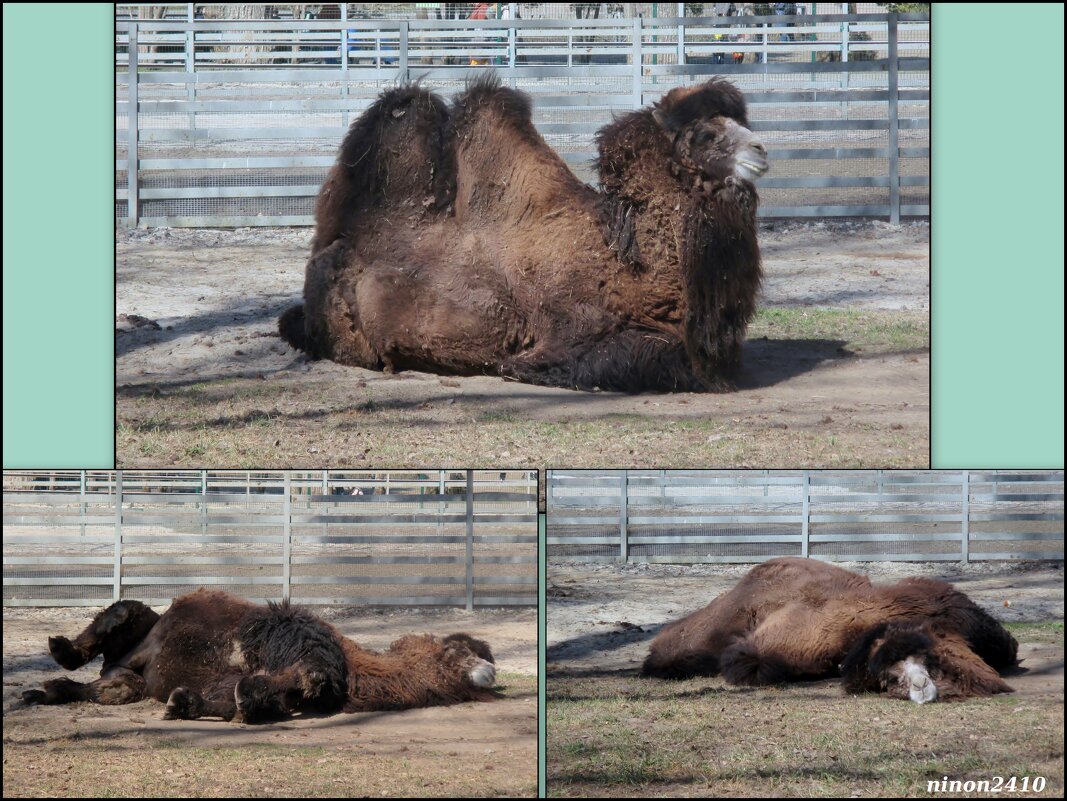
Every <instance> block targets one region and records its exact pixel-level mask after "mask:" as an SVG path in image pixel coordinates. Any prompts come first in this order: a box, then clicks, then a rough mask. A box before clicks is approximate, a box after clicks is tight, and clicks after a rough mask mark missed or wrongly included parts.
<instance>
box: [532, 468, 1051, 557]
mask: <svg viewBox="0 0 1067 801" xmlns="http://www.w3.org/2000/svg"><path fill="white" fill-rule="evenodd" d="M546 502H547V511H548V518H547V534H548V539H547V544H548V557H549V558H550V559H555V560H563V561H629V562H673V563H686V562H757V561H761V560H763V559H769V558H773V557H778V556H810V557H812V558H817V559H826V560H841V561H846V560H847V561H865V560H878V561H969V560H978V559H1062V558H1063V473H1062V472H1060V471H1010V472H1009V471H992V472H976V471H962V472H961V471H956V472H952V471H936V470H933V471H931V470H927V471H903V470H886V471H879V470H867V471H836V470H824V471H782V472H776V471H755V470H749V471H695V472H692V471H675V470H667V471H640V470H629V471H595V470H578V471H560V470H550V471H549V474H548V486H547V498H546Z"/></svg>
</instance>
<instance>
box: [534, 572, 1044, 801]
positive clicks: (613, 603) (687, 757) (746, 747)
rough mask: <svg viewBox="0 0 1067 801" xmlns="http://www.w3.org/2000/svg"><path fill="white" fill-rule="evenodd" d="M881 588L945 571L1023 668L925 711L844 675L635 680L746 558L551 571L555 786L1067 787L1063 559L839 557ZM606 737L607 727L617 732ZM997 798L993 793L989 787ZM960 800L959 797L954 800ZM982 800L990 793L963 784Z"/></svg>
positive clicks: (590, 789)
mask: <svg viewBox="0 0 1067 801" xmlns="http://www.w3.org/2000/svg"><path fill="white" fill-rule="evenodd" d="M842 564H843V566H844V567H847V568H849V569H852V570H857V571H859V572H864V573H867V574H868V575H870V576H871V577H872V579H873V580H875V581H876V582H892V581H895V580H898V579H900V578H903V577H905V576H914V575H926V576H934V577H940V578H943V579H945V580H948V581H951V582H952V583H953V584H955V585H956V586H957V587H959V588H960V589H961V590H963V591H964V592H966V593H967V594H968V595H969V596H970V597H971V598H972V599H973V600H975V601H976V602H977V603H978V604H980V605H981V606H983V607H984V608H986V609H988V610H989V611H990V612H992V613H993V614H994V615H995V616H996V617H997V618H998V619H999V620H1001V621H1003V622H1004V623H1005V624H1006V625H1007V626H1008V627H1009V629H1010V630H1011V631H1012V633H1013V634H1014V635H1015V637H1016V639H1018V640H1019V642H1020V650H1019V655H1020V658H1021V660H1022V666H1023V667H1025V668H1026V669H1027V671H1026V672H1023V673H1021V674H1019V675H1013V676H1011V677H1010V678H1009V679H1008V682H1009V684H1011V685H1012V687H1013V688H1014V689H1015V692H1014V693H1012V694H1011V695H1004V696H997V697H995V698H992V699H972V700H969V701H966V702H962V703H957V704H935V705H931V706H928V707H916V706H915V705H914V704H907V703H902V702H898V701H890V700H887V699H884V698H881V697H879V696H870V697H868V696H864V697H847V696H844V695H843V694H842V693H841V691H840V688H839V686H838V682H837V681H836V680H826V681H818V682H806V683H800V684H794V685H789V686H787V687H783V688H736V687H729V686H728V685H726V684H725V683H724V682H723V680H722V679H721V678H703V679H691V680H688V681H684V682H663V681H658V680H654V679H644V678H642V677H640V676H639V675H638V674H637V669H638V668H639V667H640V664H641V662H642V661H643V659H644V657H645V655H646V654H647V652H648V645H649V642H650V640H651V639H652V638H653V637H654V636H655V635H656V633H657V632H658V631H659V628H660V627H661V625H662V624H663V623H665V622H668V621H670V620H673V619H676V618H678V617H681V616H682V615H684V614H688V613H689V612H691V611H694V610H696V609H698V608H700V607H702V606H704V605H706V604H707V603H708V602H710V601H711V600H712V599H713V598H714V597H715V596H716V595H718V594H719V593H720V592H723V591H725V590H727V589H729V588H731V587H732V586H733V585H734V584H735V583H736V582H737V580H738V579H739V578H740V577H741V576H742V575H743V574H744V573H745V572H746V571H747V570H748V569H749V568H750V566H749V565H738V566H717V565H701V566H692V567H685V566H675V565H628V566H625V567H622V566H615V565H588V564H574V563H552V562H550V563H549V565H548V589H547V598H548V609H547V627H548V628H547V662H546V685H547V698H548V709H547V739H548V763H547V765H548V783H549V788H550V794H552V795H609V796H612V795H615V796H617V795H647V794H652V795H691V796H702V795H703V796H707V795H709V794H710V795H716V796H719V797H729V796H731V795H740V796H751V795H770V796H774V795H781V796H794V795H797V796H841V795H852V796H876V797H877V796H885V797H894V796H898V795H908V796H911V795H928V794H930V793H929V792H928V791H927V789H926V781H927V780H928V779H930V778H931V777H936V778H939V779H940V778H941V777H942V776H943V775H944V776H948V777H949V778H959V779H968V778H971V779H979V778H990V777H991V775H993V774H997V775H1004V776H1005V777H1007V776H1010V775H1017V776H1020V777H1021V776H1022V775H1024V774H1028V775H1030V776H1034V775H1043V776H1045V777H1046V778H1047V780H1048V782H1049V787H1048V789H1047V791H1046V792H1045V793H1037V794H1034V793H1016V794H1022V795H1036V796H1049V797H1053V796H1058V795H1060V791H1062V789H1063V787H1062V783H1063V565H1062V563H1018V564H1012V563H993V562H990V563H975V564H970V565H960V564H956V563H951V564H936V563H927V564H887V563H879V564H874V563H842ZM604 732H613V734H611V735H610V736H609V735H607V734H604ZM994 794H995V793H994ZM956 795H958V794H956ZM969 795H989V793H984V794H983V793H969Z"/></svg>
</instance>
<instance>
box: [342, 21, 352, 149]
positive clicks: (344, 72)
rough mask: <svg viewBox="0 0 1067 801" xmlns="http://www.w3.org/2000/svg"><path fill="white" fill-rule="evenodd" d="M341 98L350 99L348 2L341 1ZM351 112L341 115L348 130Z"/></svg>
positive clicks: (346, 110)
mask: <svg viewBox="0 0 1067 801" xmlns="http://www.w3.org/2000/svg"><path fill="white" fill-rule="evenodd" d="M341 99H342V100H347V99H348V3H341ZM349 119H350V118H349V112H348V109H347V108H346V109H345V111H344V113H343V114H342V115H341V121H342V124H343V125H344V128H345V130H346V131H347V130H348V123H349Z"/></svg>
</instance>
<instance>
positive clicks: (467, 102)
mask: <svg viewBox="0 0 1067 801" xmlns="http://www.w3.org/2000/svg"><path fill="white" fill-rule="evenodd" d="M485 112H490V113H492V114H493V115H494V119H493V120H492V124H494V125H499V124H501V123H503V124H506V125H508V126H510V127H514V128H518V129H519V130H522V131H524V132H527V133H535V131H534V127H533V122H532V113H531V104H530V97H529V95H527V94H526V93H525V92H520V91H518V90H517V89H511V88H510V87H507V86H503V85H502V84H501V83H500V78H499V77H498V76H497V75H496V73H493V72H488V73H485V74H484V75H479V76H477V77H476V78H473V79H472V80H470V81H469V82H468V83H467V87H466V89H464V91H462V92H461V93H459V94H458V95H456V99H455V101H454V104H453V112H452V128H453V131H462V130H464V129H466V128H467V127H468V126H470V125H472V124H474V122H475V121H476V120H477V119H478V118H479V117H480V115H481V114H483V113H485ZM535 135H536V133H535Z"/></svg>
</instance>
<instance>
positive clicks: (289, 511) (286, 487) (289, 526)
mask: <svg viewBox="0 0 1067 801" xmlns="http://www.w3.org/2000/svg"><path fill="white" fill-rule="evenodd" d="M292 482H293V475H292V471H291V470H286V471H285V480H284V481H283V489H282V492H284V493H285V495H284V496H283V497H282V600H285V599H286V598H289V597H290V585H291V578H292V564H291V563H292V558H293V543H292V532H293V503H292V500H293V483H292Z"/></svg>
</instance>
